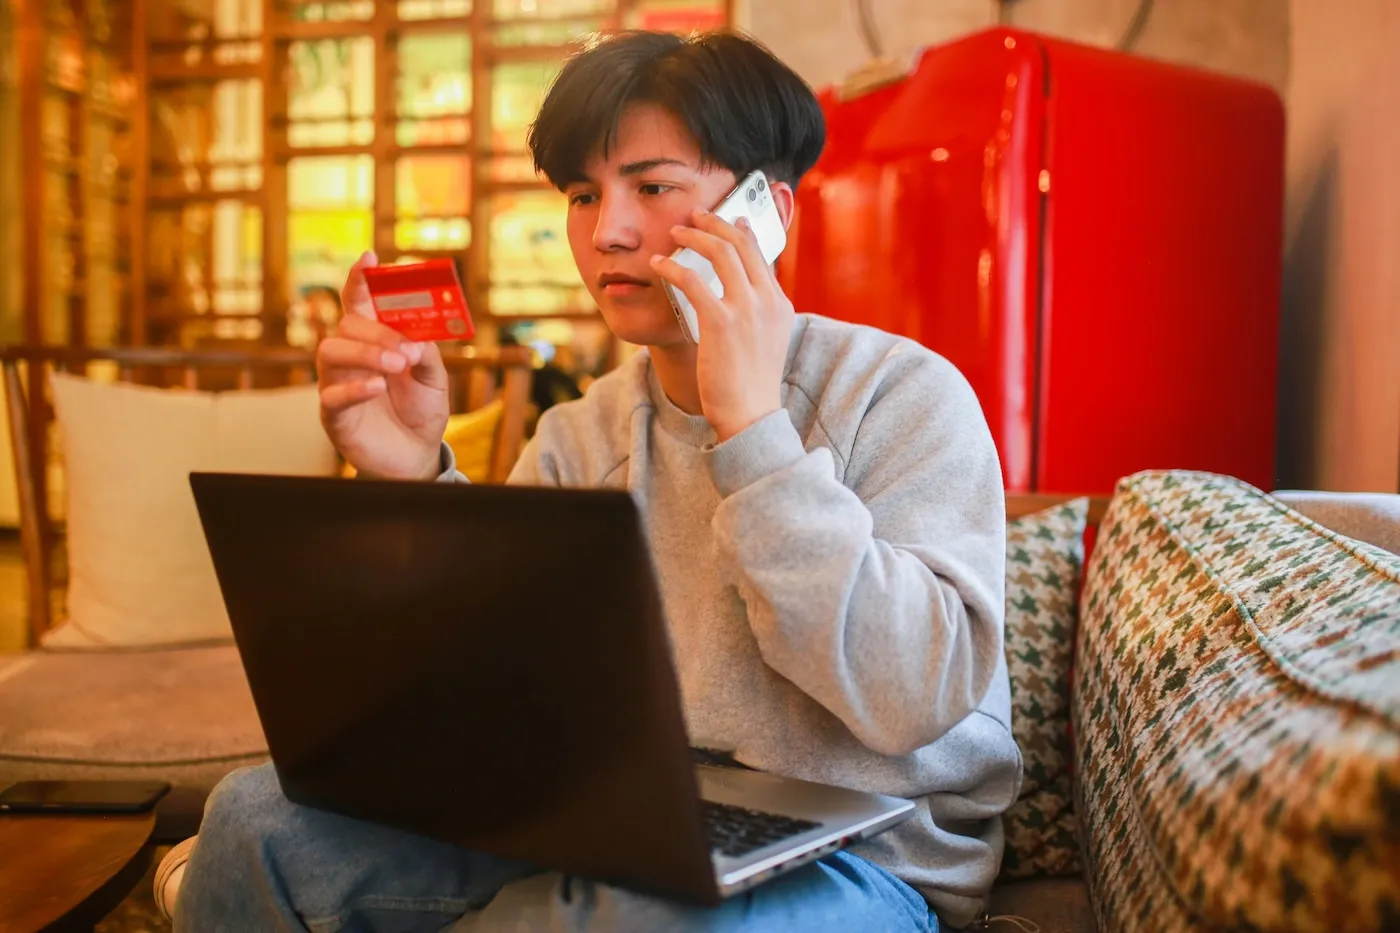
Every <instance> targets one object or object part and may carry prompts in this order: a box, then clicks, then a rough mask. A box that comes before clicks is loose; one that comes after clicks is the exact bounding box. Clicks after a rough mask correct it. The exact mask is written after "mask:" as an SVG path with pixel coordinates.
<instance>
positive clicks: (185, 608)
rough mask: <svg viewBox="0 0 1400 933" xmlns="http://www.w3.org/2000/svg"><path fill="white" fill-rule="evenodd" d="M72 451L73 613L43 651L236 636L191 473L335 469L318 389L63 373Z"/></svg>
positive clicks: (57, 402) (64, 426)
mask: <svg viewBox="0 0 1400 933" xmlns="http://www.w3.org/2000/svg"><path fill="white" fill-rule="evenodd" d="M52 386H53V398H54V408H55V413H56V420H57V422H58V426H59V430H60V433H61V443H62V449H63V452H64V460H65V473H66V487H67V494H68V495H67V499H68V501H67V521H68V542H67V544H68V611H67V616H66V618H65V619H64V622H63V624H62V625H60V626H59V627H57V628H55V629H54V630H53V631H51V632H50V633H48V635H46V636H45V638H44V640H43V641H44V646H45V647H64V648H73V647H84V648H99V647H134V646H149V645H177V644H190V643H196V642H207V641H213V640H220V639H227V638H229V637H231V634H232V633H231V631H230V628H229V621H228V613H227V612H226V610H225V609H224V603H223V599H222V597H221V595H220V592H219V585H218V581H217V579H216V578H215V576H214V566H213V563H212V561H211V560H210V558H209V549H208V547H207V545H206V544H205V541H204V532H203V529H202V528H201V526H200V524H199V515H198V513H197V512H196V511H195V505H194V497H193V495H192V494H191V492H190V482H189V474H190V472H191V471H196V470H199V471H204V470H214V471H222V472H235V473H281V474H300V475H318V476H331V475H334V474H335V472H336V469H337V461H336V455H335V450H334V448H332V447H331V444H330V441H329V440H327V438H326V435H325V433H324V432H323V431H322V430H321V425H320V420H319V415H318V403H317V390H316V386H314V385H309V386H296V387H293V388H287V389H270V390H254V391H246V392H224V393H212V392H190V391H185V390H177V389H153V388H149V387H144V386H133V385H125V384H120V383H118V384H108V383H99V382H92V381H90V380H88V379H84V378H80V377H76V376H69V375H65V374H61V373H55V374H54V375H53V377H52Z"/></svg>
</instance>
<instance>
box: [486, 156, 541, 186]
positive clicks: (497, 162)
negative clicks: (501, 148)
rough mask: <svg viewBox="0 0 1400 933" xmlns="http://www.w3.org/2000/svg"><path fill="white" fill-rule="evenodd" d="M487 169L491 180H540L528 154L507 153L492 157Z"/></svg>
mask: <svg viewBox="0 0 1400 933" xmlns="http://www.w3.org/2000/svg"><path fill="white" fill-rule="evenodd" d="M489 165H490V168H489V169H488V170H487V171H488V173H489V175H490V178H491V180H492V181H504V182H521V181H542V179H541V178H540V177H539V176H538V175H536V174H535V163H534V160H533V159H532V158H531V157H530V156H528V155H508V156H500V157H499V158H495V159H492V160H491V161H490V163H489Z"/></svg>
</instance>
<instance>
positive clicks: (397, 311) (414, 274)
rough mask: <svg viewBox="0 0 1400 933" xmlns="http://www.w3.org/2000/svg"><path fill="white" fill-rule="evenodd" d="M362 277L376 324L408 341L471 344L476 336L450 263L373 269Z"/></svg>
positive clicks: (434, 261) (454, 266)
mask: <svg viewBox="0 0 1400 933" xmlns="http://www.w3.org/2000/svg"><path fill="white" fill-rule="evenodd" d="M364 273H365V284H366V285H368V286H369V297H370V300H371V301H372V302H374V313H375V314H376V315H377V316H378V317H379V320H380V322H381V323H383V324H385V325H387V326H389V327H392V328H393V329H394V330H396V331H398V332H399V333H401V334H403V335H404V336H405V337H407V338H408V339H409V340H412V341H414V342H427V341H430V340H433V341H436V340H471V339H472V337H474V336H475V335H476V328H475V327H474V326H473V325H472V316H471V313H470V312H469V311H468V310H467V299H466V296H464V295H463V294H462V283H461V281H460V280H459V279H458V278H457V266H456V264H455V263H454V262H453V261H452V260H450V259H429V260H428V261H427V262H415V263H410V264H408V265H402V266H375V267H373V268H370V269H366V270H364Z"/></svg>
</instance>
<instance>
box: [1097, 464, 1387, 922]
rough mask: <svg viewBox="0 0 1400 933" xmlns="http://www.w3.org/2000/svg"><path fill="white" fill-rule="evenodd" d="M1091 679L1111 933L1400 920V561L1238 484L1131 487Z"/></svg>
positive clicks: (1100, 841)
mask: <svg viewBox="0 0 1400 933" xmlns="http://www.w3.org/2000/svg"><path fill="white" fill-rule="evenodd" d="M1075 680H1076V691H1075V697H1074V715H1075V722H1076V726H1077V735H1076V757H1077V768H1078V771H1079V776H1080V779H1079V781H1078V783H1077V784H1076V789H1077V793H1078V795H1079V798H1080V799H1079V800H1078V804H1079V806H1078V812H1079V815H1080V818H1081V820H1082V821H1083V823H1084V836H1085V838H1086V840H1087V845H1086V849H1085V857H1086V863H1087V864H1086V868H1087V872H1086V873H1087V876H1088V880H1089V884H1090V888H1091V890H1092V892H1093V900H1094V907H1095V911H1096V913H1097V915H1098V921H1099V928H1100V929H1101V930H1103V931H1105V933H1112V931H1139V930H1141V931H1147V930H1151V931H1160V933H1174V931H1205V930H1208V929H1209V930H1213V929H1226V928H1229V929H1250V930H1256V931H1284V930H1289V931H1294V930H1298V931H1302V930H1348V931H1354V933H1368V931H1375V933H1379V931H1383V930H1396V929H1400V558H1397V557H1395V556H1394V555H1392V554H1388V553H1386V552H1384V551H1381V550H1380V549H1378V548H1374V547H1371V546H1369V545H1365V544H1362V543H1360V542H1357V541H1353V540H1351V539H1349V538H1344V537H1341V536H1339V535H1337V534H1334V533H1332V532H1330V531H1327V530H1326V529H1324V528H1322V527H1321V526H1319V525H1317V524H1315V523H1313V522H1311V521H1309V520H1308V519H1306V518H1304V517H1302V516H1301V515H1299V514H1298V513H1296V512H1293V511H1291V510H1289V509H1288V508H1287V507H1286V506H1284V505H1283V504H1282V503H1280V502H1278V501H1277V500H1274V499H1272V498H1270V497H1268V496H1266V495H1264V494H1263V493H1261V492H1259V491H1258V490H1256V489H1254V488H1253V487H1250V486H1247V485H1245V484H1244V483H1241V482H1239V481H1236V480H1232V479H1229V478H1226V477H1220V476H1214V475H1210V474H1201V473H1184V472H1177V473H1145V474H1139V475H1136V476H1133V477H1129V478H1128V479H1126V480H1124V481H1122V482H1121V483H1120V484H1119V487H1118V491H1117V494H1116V496H1115V497H1114V500H1113V504H1112V505H1111V507H1110V509H1109V513H1108V515H1107V516H1106V517H1105V519H1104V521H1103V523H1102V524H1101V525H1100V527H1099V537H1098V542H1097V544H1096V547H1095V556H1094V560H1093V561H1092V564H1091V567H1090V570H1089V577H1088V581H1087V584H1086V587H1085V593H1084V598H1083V601H1082V622H1081V626H1080V633H1079V654H1078V666H1077V669H1076V675H1075Z"/></svg>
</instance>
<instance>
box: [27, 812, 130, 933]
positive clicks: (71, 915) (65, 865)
mask: <svg viewBox="0 0 1400 933" xmlns="http://www.w3.org/2000/svg"><path fill="white" fill-rule="evenodd" d="M155 824H156V818H155V814H154V813H142V814H139V815H132V816H128V815H120V816H115V815H113V816H107V815H96V814H94V815H87V814H82V815H78V814H74V815H65V816H29V815H23V816H21V815H14V814H5V815H3V816H0V933H34V931H37V930H91V929H92V927H93V926H94V925H95V924H96V923H97V922H98V921H100V920H101V919H102V918H103V917H105V916H106V915H107V914H109V913H111V911H112V910H113V908H115V907H116V906H117V904H119V903H121V901H122V899H123V898H125V897H126V895H127V894H129V893H131V890H132V889H133V888H134V887H135V886H136V883H137V882H138V881H140V880H141V876H142V875H143V874H145V871H146V869H147V868H148V867H149V865H150V861H151V854H152V851H153V850H152V848H151V847H150V846H148V845H147V842H148V841H149V840H150V838H151V830H152V829H153V828H154V827H155Z"/></svg>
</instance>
